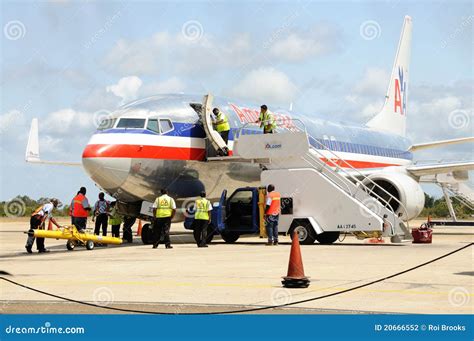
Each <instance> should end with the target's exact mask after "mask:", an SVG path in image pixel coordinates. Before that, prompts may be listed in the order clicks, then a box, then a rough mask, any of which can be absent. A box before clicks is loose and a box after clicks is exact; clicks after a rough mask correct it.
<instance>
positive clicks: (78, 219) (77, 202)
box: [71, 187, 91, 233]
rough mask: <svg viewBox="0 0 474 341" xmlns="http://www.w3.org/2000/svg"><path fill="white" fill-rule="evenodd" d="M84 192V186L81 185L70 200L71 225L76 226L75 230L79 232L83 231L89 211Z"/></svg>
mask: <svg viewBox="0 0 474 341" xmlns="http://www.w3.org/2000/svg"><path fill="white" fill-rule="evenodd" d="M86 192H87V191H86V188H85V187H81V188H80V189H79V192H78V193H77V195H76V196H75V197H74V198H73V199H72V202H71V220H72V223H73V225H74V226H76V228H77V230H78V231H79V232H81V233H83V232H85V229H86V226H87V217H88V216H89V211H91V207H90V205H89V200H88V199H87V197H86Z"/></svg>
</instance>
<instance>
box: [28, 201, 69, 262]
mask: <svg viewBox="0 0 474 341" xmlns="http://www.w3.org/2000/svg"><path fill="white" fill-rule="evenodd" d="M58 205H59V200H58V199H51V201H50V202H49V203H47V204H44V205H41V206H40V207H38V208H37V209H36V210H35V211H34V212H33V214H32V215H31V218H30V230H29V231H28V239H27V240H26V245H25V248H26V251H27V252H28V253H33V251H32V248H33V243H34V242H35V236H34V230H36V229H38V228H40V229H44V222H45V220H46V218H49V220H50V221H51V222H52V223H53V224H54V225H56V227H58V228H59V227H61V226H60V225H59V224H58V223H57V222H56V219H54V218H53V209H55V208H56V207H58ZM36 248H37V249H38V252H39V253H43V252H49V250H47V249H46V248H45V247H44V238H36Z"/></svg>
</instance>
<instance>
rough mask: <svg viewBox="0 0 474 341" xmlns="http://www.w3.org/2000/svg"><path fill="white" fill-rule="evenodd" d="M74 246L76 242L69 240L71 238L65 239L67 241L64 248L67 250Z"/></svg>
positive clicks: (72, 248)
mask: <svg viewBox="0 0 474 341" xmlns="http://www.w3.org/2000/svg"><path fill="white" fill-rule="evenodd" d="M75 247H76V243H74V242H73V241H71V240H68V241H67V243H66V248H67V249H68V250H69V251H72V250H74V248H75Z"/></svg>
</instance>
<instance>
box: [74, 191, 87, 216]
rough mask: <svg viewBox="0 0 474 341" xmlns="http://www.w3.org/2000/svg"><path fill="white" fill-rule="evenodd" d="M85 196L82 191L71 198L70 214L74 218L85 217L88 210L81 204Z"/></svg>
mask: <svg viewBox="0 0 474 341" xmlns="http://www.w3.org/2000/svg"><path fill="white" fill-rule="evenodd" d="M84 198H85V196H84V194H82V193H79V194H78V195H76V196H75V197H74V199H72V216H73V217H76V218H87V216H88V215H89V212H87V211H86V210H85V209H84V206H82V200H84Z"/></svg>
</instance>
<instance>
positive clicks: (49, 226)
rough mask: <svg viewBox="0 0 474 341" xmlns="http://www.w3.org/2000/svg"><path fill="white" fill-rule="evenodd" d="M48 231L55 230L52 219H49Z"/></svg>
mask: <svg viewBox="0 0 474 341" xmlns="http://www.w3.org/2000/svg"><path fill="white" fill-rule="evenodd" d="M48 221H49V222H48V231H52V230H53V223H52V222H51V219H49V220H48Z"/></svg>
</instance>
